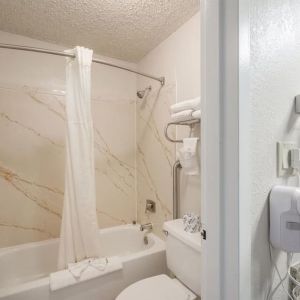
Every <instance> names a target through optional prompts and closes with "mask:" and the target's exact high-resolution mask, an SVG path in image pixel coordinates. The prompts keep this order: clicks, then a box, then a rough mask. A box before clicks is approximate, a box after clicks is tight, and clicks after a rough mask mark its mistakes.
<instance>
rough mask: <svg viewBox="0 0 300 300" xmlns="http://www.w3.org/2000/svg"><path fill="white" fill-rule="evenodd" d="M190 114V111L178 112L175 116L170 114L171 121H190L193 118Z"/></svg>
mask: <svg viewBox="0 0 300 300" xmlns="http://www.w3.org/2000/svg"><path fill="white" fill-rule="evenodd" d="M192 113H193V110H192V109H188V110H184V111H181V112H178V113H176V114H172V115H171V120H172V121H173V122H181V121H189V120H192V118H193V117H192Z"/></svg>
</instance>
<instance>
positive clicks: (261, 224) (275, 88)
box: [250, 0, 300, 300]
mask: <svg viewBox="0 0 300 300" xmlns="http://www.w3.org/2000/svg"><path fill="white" fill-rule="evenodd" d="M250 24H251V114H252V120H251V122H252V126H251V137H252V138H251V145H252V146H251V158H250V159H251V168H252V172H251V177H252V179H251V182H252V186H251V198H252V201H251V205H252V210H251V215H252V218H251V219H252V258H251V259H252V262H251V266H252V299H255V300H262V299H265V295H266V291H267V289H268V284H269V282H270V279H271V270H272V268H271V264H270V258H269V251H268V239H269V236H268V193H269V192H270V189H271V187H272V186H273V185H275V184H287V185H291V184H293V183H295V182H294V181H295V180H294V178H278V177H277V174H276V142H277V141H294V142H296V143H297V144H298V146H300V132H299V130H300V123H299V121H300V120H299V116H297V115H295V113H294V97H295V95H297V94H299V92H300V76H299V74H300V2H299V1H297V0H291V1H286V0H253V1H251V10H250ZM283 259H284V255H283V254H281V255H280V256H279V263H280V264H281V270H282V272H284V271H285V270H286V268H285V267H284V265H283ZM274 299H287V297H286V296H284V294H283V293H282V292H281V291H280V292H279V293H278V294H277V295H276V297H274Z"/></svg>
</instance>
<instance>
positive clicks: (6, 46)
mask: <svg viewBox="0 0 300 300" xmlns="http://www.w3.org/2000/svg"><path fill="white" fill-rule="evenodd" d="M0 48H3V49H12V50H22V51H28V52H37V53H45V54H52V55H57V56H65V57H75V55H74V54H70V53H65V52H62V51H55V50H50V49H43V48H35V47H28V46H20V45H12V44H1V43H0ZM92 61H93V62H94V63H96V64H101V65H105V66H109V67H113V68H118V69H121V70H124V71H128V72H131V73H135V74H137V75H140V76H143V77H147V78H151V79H153V80H156V81H159V82H160V84H161V85H162V86H163V85H164V84H165V77H156V76H152V75H149V74H147V73H143V72H139V71H135V70H133V69H130V68H127V67H123V66H119V65H115V64H112V63H109V62H107V61H104V60H100V59H97V58H94V59H93V60H92Z"/></svg>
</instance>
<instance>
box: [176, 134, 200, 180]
mask: <svg viewBox="0 0 300 300" xmlns="http://www.w3.org/2000/svg"><path fill="white" fill-rule="evenodd" d="M198 140H199V139H198V138H197V137H190V138H185V139H183V146H182V148H180V149H179V150H178V156H179V160H180V164H181V165H182V168H183V171H184V172H185V174H186V175H199V161H198V157H197V155H198V154H197V143H198Z"/></svg>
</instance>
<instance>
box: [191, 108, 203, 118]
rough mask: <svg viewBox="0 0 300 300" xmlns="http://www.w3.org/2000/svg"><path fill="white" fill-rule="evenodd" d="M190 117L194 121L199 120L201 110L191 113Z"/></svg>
mask: <svg viewBox="0 0 300 300" xmlns="http://www.w3.org/2000/svg"><path fill="white" fill-rule="evenodd" d="M192 117H193V118H194V119H201V110H200V109H199V110H195V111H193V112H192Z"/></svg>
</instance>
